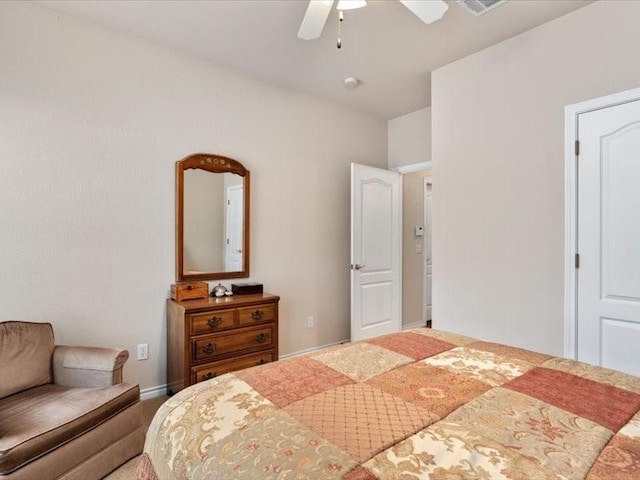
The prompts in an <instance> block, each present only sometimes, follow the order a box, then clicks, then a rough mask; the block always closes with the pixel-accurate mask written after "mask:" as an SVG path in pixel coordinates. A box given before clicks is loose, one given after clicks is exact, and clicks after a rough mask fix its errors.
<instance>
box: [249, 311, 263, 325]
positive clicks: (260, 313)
mask: <svg viewBox="0 0 640 480" xmlns="http://www.w3.org/2000/svg"><path fill="white" fill-rule="evenodd" d="M262 317H264V312H263V311H262V310H256V311H255V312H253V313H252V314H251V318H253V319H254V320H255V321H256V322H257V321H259V320H262Z"/></svg>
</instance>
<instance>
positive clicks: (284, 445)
mask: <svg viewBox="0 0 640 480" xmlns="http://www.w3.org/2000/svg"><path fill="white" fill-rule="evenodd" d="M356 466H357V463H356V462H355V461H354V460H353V459H352V458H351V457H350V456H349V455H348V454H347V453H346V452H344V451H342V450H340V449H339V448H338V447H336V446H335V445H332V444H331V443H329V442H328V441H327V440H325V439H323V438H322V437H321V436H319V435H318V434H317V433H316V432H313V431H312V430H310V429H308V428H307V427H305V426H304V425H301V424H300V423H299V422H298V421H297V420H295V419H294V418H293V417H291V416H290V415H288V414H287V413H285V412H284V411H282V410H278V411H275V412H274V413H273V414H272V415H271V416H270V417H269V418H264V419H259V420H258V421H256V422H254V423H252V424H251V425H250V426H247V427H246V428H244V429H241V430H238V431H236V432H235V433H233V435H229V436H228V437H226V438H225V439H224V440H223V441H221V442H218V443H217V444H215V445H210V446H209V448H208V449H207V450H206V451H205V452H204V454H203V460H202V462H201V464H200V467H199V469H198V471H192V472H190V474H189V476H188V478H220V479H231V478H247V479H260V480H268V479H274V480H275V479H278V480H281V479H302V478H318V479H320V478H340V477H341V476H342V475H344V474H345V473H347V472H349V471H350V470H352V469H354V468H355V467H356ZM185 478H187V477H185Z"/></svg>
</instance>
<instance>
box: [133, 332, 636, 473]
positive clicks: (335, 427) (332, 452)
mask: <svg viewBox="0 0 640 480" xmlns="http://www.w3.org/2000/svg"><path fill="white" fill-rule="evenodd" d="M138 478H139V479H140V480H151V479H153V480H173V479H194V480H195V479H235V478H243V479H250V480H253V479H255V480H261V479H347V480H373V479H395V478H398V479H400V478H402V479H433V480H454V479H478V480H494V479H511V480H525V479H544V480H550V479H584V478H587V479H589V480H600V479H602V480H604V479H606V480H624V479H640V378H638V377H634V376H630V375H625V374H623V373H619V372H615V371H612V370H605V369H603V368H599V367H594V366H590V365H587V364H584V363H579V362H576V361H572V360H566V359H562V358H555V357H551V356H549V355H542V354H539V353H534V352H531V351H527V350H522V349H517V348H512V347H508V346H504V345H499V344H495V343H487V342H482V341H477V340H474V339H472V338H468V337H463V336H460V335H456V334H452V333H446V332H443V331H437V330H432V329H427V328H422V329H415V330H408V331H404V332H401V333H396V334H392V335H386V336H383V337H378V338H374V339H370V340H366V341H361V342H355V343H350V344H346V345H342V346H339V347H336V348H331V349H328V350H324V351H320V352H317V353H313V354H310V355H307V356H303V357H297V358H293V359H289V360H284V361H280V362H275V363H270V364H266V365H262V366H259V367H254V368H250V369H247V370H243V371H239V372H234V373H231V374H226V375H224V376H221V377H219V378H216V379H213V380H209V381H206V382H203V383H200V384H197V385H194V386H192V387H189V388H187V389H185V390H182V391H181V392H179V393H178V394H176V395H175V396H173V397H172V398H170V399H169V400H168V401H167V402H166V403H165V404H164V405H163V406H162V407H161V408H160V410H159V411H158V413H157V414H156V416H155V418H154V420H153V422H152V424H151V426H150V428H149V432H148V434H147V441H146V444H145V448H144V453H143V455H142V457H141V459H140V463H139V465H138Z"/></svg>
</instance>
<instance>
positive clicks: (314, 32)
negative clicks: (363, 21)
mask: <svg viewBox="0 0 640 480" xmlns="http://www.w3.org/2000/svg"><path fill="white" fill-rule="evenodd" d="M398 1H399V2H400V3H401V4H403V5H404V6H405V7H407V8H408V9H409V10H410V11H411V12H412V13H413V14H414V15H416V16H417V17H418V18H419V19H420V20H422V21H423V22H424V23H433V22H435V21H437V20H440V19H441V18H442V16H443V15H444V14H445V12H446V11H447V9H448V8H449V5H447V3H446V2H444V0H428V1H425V0H398ZM333 3H334V0H310V1H309V6H308V7H307V11H306V13H305V14H304V18H303V19H302V24H301V25H300V30H298V38H302V39H304V40H313V39H315V38H320V35H321V34H322V29H323V28H324V24H325V23H326V22H327V18H328V17H329V13H330V12H331V7H332V6H333ZM366 4H367V2H366V0H338V4H337V6H336V9H337V10H340V11H342V10H352V9H355V8H360V7H364V6H365V5H366Z"/></svg>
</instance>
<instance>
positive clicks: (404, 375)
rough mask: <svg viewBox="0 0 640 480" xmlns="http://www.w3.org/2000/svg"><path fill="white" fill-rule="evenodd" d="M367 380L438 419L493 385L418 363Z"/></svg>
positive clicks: (370, 383)
mask: <svg viewBox="0 0 640 480" xmlns="http://www.w3.org/2000/svg"><path fill="white" fill-rule="evenodd" d="M366 383H368V384H369V385H372V386H374V387H376V388H379V389H380V390H382V391H383V392H387V393H389V394H391V395H394V396H396V397H400V398H402V399H404V400H406V401H407V402H411V403H415V404H416V405H418V406H419V407H421V408H424V409H425V410H428V411H429V412H431V413H433V414H434V415H435V416H436V417H438V418H444V417H445V416H447V415H448V414H449V413H451V412H452V411H453V410H455V409H456V408H458V407H459V406H461V405H464V404H465V403H466V402H468V401H470V400H472V399H474V398H475V397H477V396H478V395H481V394H482V393H484V392H486V391H487V390H489V389H490V388H491V387H490V386H489V385H488V384H487V383H485V382H481V381H480V380H476V379H474V378H471V377H469V376H467V375H457V374H455V373H452V372H450V371H449V370H446V369H444V368H440V367H433V366H430V365H419V364H412V365H405V366H404V367H400V368H397V369H395V370H392V371H391V372H387V373H383V374H382V375H378V376H377V377H373V378H371V379H369V380H367V382H366Z"/></svg>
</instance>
